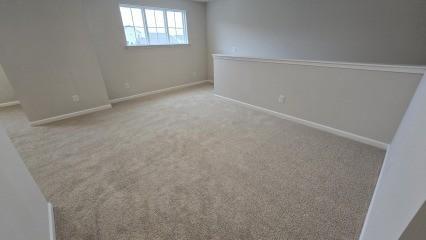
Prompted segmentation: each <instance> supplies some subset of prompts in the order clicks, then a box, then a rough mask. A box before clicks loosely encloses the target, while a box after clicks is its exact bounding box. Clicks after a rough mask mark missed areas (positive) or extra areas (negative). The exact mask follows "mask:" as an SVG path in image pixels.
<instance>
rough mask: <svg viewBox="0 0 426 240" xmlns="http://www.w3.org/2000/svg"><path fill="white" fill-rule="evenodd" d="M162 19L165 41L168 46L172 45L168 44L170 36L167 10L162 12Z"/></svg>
mask: <svg viewBox="0 0 426 240" xmlns="http://www.w3.org/2000/svg"><path fill="white" fill-rule="evenodd" d="M163 18H164V27H165V28H166V34H167V41H168V42H169V45H170V44H172V43H171V42H170V34H169V22H168V19H167V18H168V17H167V10H163Z"/></svg>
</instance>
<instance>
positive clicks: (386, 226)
mask: <svg viewBox="0 0 426 240" xmlns="http://www.w3.org/2000/svg"><path fill="white" fill-rule="evenodd" d="M425 103H426V77H423V80H422V82H421V83H420V85H419V87H418V89H417V92H416V94H415V96H414V98H413V100H412V101H411V104H410V106H409V108H408V110H407V113H406V114H405V116H404V119H403V120H402V122H401V125H400V126H399V128H398V131H397V133H396V135H395V138H394V139H393V141H392V144H391V145H390V147H389V150H388V152H387V158H386V159H385V162H384V166H383V167H382V172H381V174H380V178H379V181H378V182H377V186H376V189H375V191H374V196H373V199H372V202H371V204H370V208H369V211H368V214H367V218H366V221H365V223H364V227H363V232H362V234H361V237H360V239H361V240H376V239H388V240H396V239H399V237H400V236H401V234H402V233H403V232H404V230H405V228H406V227H407V226H408V224H409V223H410V221H411V220H412V219H413V217H414V216H415V215H416V213H417V212H418V210H419V209H420V208H421V206H422V204H423V203H424V202H425V200H426V187H425V182H426V174H425V173H426V158H425V156H426V127H425V123H426V107H425ZM423 224H424V223H423Z"/></svg>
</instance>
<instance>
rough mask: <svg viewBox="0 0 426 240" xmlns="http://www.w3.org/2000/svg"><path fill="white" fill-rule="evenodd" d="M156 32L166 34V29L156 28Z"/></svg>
mask: <svg viewBox="0 0 426 240" xmlns="http://www.w3.org/2000/svg"><path fill="white" fill-rule="evenodd" d="M157 32H158V33H164V34H165V33H166V29H165V28H157Z"/></svg>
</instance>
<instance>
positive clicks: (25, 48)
mask: <svg viewBox="0 0 426 240" xmlns="http://www.w3.org/2000/svg"><path fill="white" fill-rule="evenodd" d="M0 32H1V38H0V62H1V63H2V65H3V68H4V70H5V72H6V74H7V76H8V78H9V81H10V83H11V84H12V86H13V88H14V90H15V93H16V95H17V98H18V99H19V100H20V102H21V105H22V107H23V109H24V111H25V113H26V115H27V116H28V118H29V120H30V121H36V120H40V119H45V118H49V117H53V116H57V115H62V114H66V113H71V112H76V111H79V110H84V109H89V108H93V107H98V106H101V105H105V104H109V101H108V96H107V92H106V88H105V84H104V81H103V79H102V75H101V71H100V68H99V64H98V61H97V57H96V55H95V51H94V49H93V47H92V43H91V39H90V37H89V33H88V28H87V24H86V22H85V20H84V14H83V5H82V0H73V1H57V0H38V1H33V0H18V1H1V2H0ZM73 95H79V96H80V101H79V102H73V100H72V96H73Z"/></svg>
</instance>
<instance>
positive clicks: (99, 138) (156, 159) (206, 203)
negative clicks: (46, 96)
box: [0, 84, 384, 240]
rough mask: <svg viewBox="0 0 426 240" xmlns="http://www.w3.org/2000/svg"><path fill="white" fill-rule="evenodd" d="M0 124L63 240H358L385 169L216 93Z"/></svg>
mask: <svg viewBox="0 0 426 240" xmlns="http://www.w3.org/2000/svg"><path fill="white" fill-rule="evenodd" d="M0 121H1V122H2V123H3V125H4V126H5V127H6V128H7V130H8V133H9V135H10V137H11V139H12V141H13V142H14V144H15V145H16V147H17V149H18V151H19V152H20V154H21V156H22V158H23V159H24V161H25V163H26V165H27V166H28V168H29V170H30V172H31V173H32V175H33V176H34V179H35V180H36V182H37V183H38V184H39V185H40V187H41V189H42V191H43V193H44V194H45V196H46V197H47V199H48V200H49V201H51V202H52V203H53V204H54V206H55V217H56V228H57V229H56V231H57V239H58V240H68V239H73V240H74V239H75V240H91V239H101V240H119V239H123V240H124V239H126V240H129V239H135V240H136V239H138V240H140V239H244V240H250V239H256V240H257V239H327V240H330V239H358V236H359V234H360V231H361V225H362V222H363V220H364V217H365V215H366V212H367V208H368V204H369V201H370V199H371V195H372V192H373V189H374V186H375V183H376V181H377V177H378V172H379V169H380V167H381V164H382V161H383V158H384V151H382V150H379V149H376V148H373V147H370V146H367V145H364V144H360V143H357V142H353V141H350V140H347V139H344V138H341V137H337V136H334V135H331V134H328V133H325V132H321V131H318V130H315V129H312V128H309V127H305V126H302V125H298V124H295V123H292V122H289V121H285V120H282V119H279V118H276V117H273V116H269V115H266V114H264V113H261V112H257V111H253V110H250V109H246V108H244V107H241V106H239V105H235V104H233V103H230V102H226V101H224V100H222V99H220V98H217V97H215V96H214V95H213V94H212V86H211V85H209V84H205V85H201V86H195V87H191V88H188V89H185V90H179V91H174V92H171V93H164V94H160V95H156V96H151V97H145V98H142V99H138V100H134V101H128V102H123V103H120V104H116V105H114V108H113V109H112V110H107V111H103V112H99V113H95V114H91V115H86V116H83V117H78V118H74V119H69V120H64V121H61V122H57V123H53V124H49V125H46V126H42V127H33V128H32V127H29V124H28V122H27V120H26V118H25V116H24V114H23V112H22V111H21V109H20V108H19V107H10V108H5V109H3V110H2V111H0Z"/></svg>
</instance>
